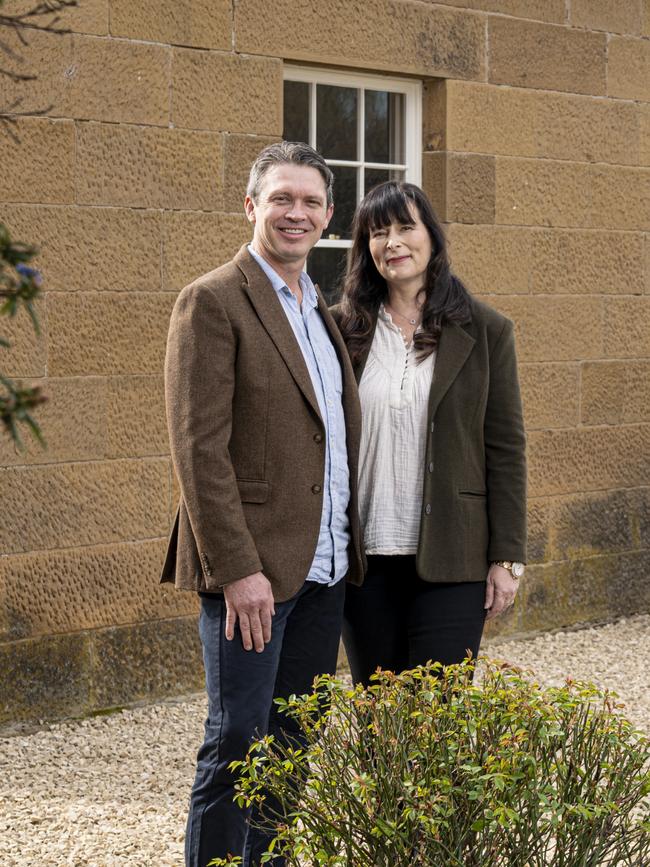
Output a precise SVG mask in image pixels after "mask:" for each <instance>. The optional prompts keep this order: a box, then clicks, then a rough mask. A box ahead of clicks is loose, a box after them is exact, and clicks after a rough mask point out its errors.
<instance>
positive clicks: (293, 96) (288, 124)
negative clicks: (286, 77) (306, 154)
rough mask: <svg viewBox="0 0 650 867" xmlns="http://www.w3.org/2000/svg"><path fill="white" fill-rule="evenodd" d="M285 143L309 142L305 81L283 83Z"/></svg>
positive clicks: (307, 95) (307, 86) (306, 87)
mask: <svg viewBox="0 0 650 867" xmlns="http://www.w3.org/2000/svg"><path fill="white" fill-rule="evenodd" d="M282 138H283V139H285V141H304V142H309V85H308V84H307V82H306V81H285V82H284V131H283V133H282Z"/></svg>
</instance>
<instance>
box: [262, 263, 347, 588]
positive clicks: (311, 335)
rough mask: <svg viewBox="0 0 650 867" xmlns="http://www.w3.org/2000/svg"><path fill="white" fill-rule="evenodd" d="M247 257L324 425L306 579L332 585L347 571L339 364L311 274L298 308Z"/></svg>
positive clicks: (275, 279)
mask: <svg viewBox="0 0 650 867" xmlns="http://www.w3.org/2000/svg"><path fill="white" fill-rule="evenodd" d="M248 251H249V252H250V254H251V256H252V257H253V258H254V259H255V261H256V262H257V263H258V265H259V266H260V268H261V269H262V270H263V271H264V273H265V274H266V276H267V277H268V278H269V281H270V282H271V285H272V286H273V288H274V289H275V291H276V292H277V293H278V298H279V299H280V303H281V304H282V309H283V310H284V312H285V313H286V316H287V319H288V320H289V324H290V325H291V328H292V329H293V333H294V334H295V336H296V340H297V341H298V345H299V346H300V350H301V352H302V354H303V358H304V359H305V364H306V365H307V370H308V371H309V376H310V377H311V382H312V385H313V387H314V392H315V394H316V400H317V401H318V408H319V410H320V414H321V418H322V420H323V423H324V425H325V477H324V481H323V512H322V515H321V522H320V531H319V534H318V545H317V547H316V555H315V557H314V560H313V562H312V564H311V567H310V569H309V574H308V575H307V580H308V581H316V582H318V583H319V584H336V583H337V582H338V581H340V580H341V578H343V577H344V576H345V574H346V572H347V571H348V565H349V563H348V543H349V542H350V524H349V521H348V515H347V509H348V505H349V502H350V472H349V469H348V450H347V446H346V442H345V417H344V415H343V404H342V395H343V376H342V373H341V365H340V363H339V360H338V357H337V355H336V350H335V349H334V347H333V346H332V341H331V340H330V336H329V334H328V333H327V329H326V327H325V323H324V322H323V320H322V318H321V315H320V313H319V312H318V298H317V295H316V289H315V288H314V284H313V283H312V281H311V279H310V277H309V275H308V274H307V273H306V272H305V271H303V272H302V274H301V275H300V288H301V289H302V309H301V307H300V306H299V305H298V299H297V298H296V296H295V295H294V294H293V292H292V291H291V290H290V289H289V287H288V286H287V284H286V283H285V281H284V280H283V279H282V277H280V275H279V274H278V273H277V272H276V271H274V270H273V268H272V267H271V266H270V265H269V263H268V262H267V261H266V260H265V259H263V258H262V257H261V256H260V255H259V254H258V253H256V252H255V250H254V249H253V247H252V246H249V247H248Z"/></svg>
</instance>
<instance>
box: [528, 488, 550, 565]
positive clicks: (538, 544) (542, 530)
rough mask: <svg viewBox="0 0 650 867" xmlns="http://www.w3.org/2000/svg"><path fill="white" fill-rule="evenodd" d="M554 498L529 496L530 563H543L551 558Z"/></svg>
mask: <svg viewBox="0 0 650 867" xmlns="http://www.w3.org/2000/svg"><path fill="white" fill-rule="evenodd" d="M553 501H554V498H551V497H546V498H544V497H535V498H533V497H529V498H528V524H527V529H528V540H527V542H528V544H527V553H528V563H529V564H534V563H543V562H544V561H545V560H550V559H552V558H551V555H550V545H551V533H552V529H553V523H552V507H553Z"/></svg>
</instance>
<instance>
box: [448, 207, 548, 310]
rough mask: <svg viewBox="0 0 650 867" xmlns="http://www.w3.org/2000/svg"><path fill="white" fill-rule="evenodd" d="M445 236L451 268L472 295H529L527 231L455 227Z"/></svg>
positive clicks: (530, 265) (529, 242)
mask: <svg viewBox="0 0 650 867" xmlns="http://www.w3.org/2000/svg"><path fill="white" fill-rule="evenodd" d="M447 236H448V239H449V253H450V256H451V263H452V267H453V269H454V271H455V272H456V273H457V274H458V275H459V276H460V277H461V278H462V279H463V281H464V282H466V283H467V285H468V287H469V288H470V289H471V290H472V291H474V292H480V293H485V294H490V295H491V294H502V293H503V294H507V295H514V294H519V293H527V292H528V291H529V288H530V286H529V284H530V272H531V268H532V237H533V233H532V231H531V230H530V229H511V228H509V227H505V226H472V225H462V224H460V223H455V224H452V225H450V226H449V227H448V228H447Z"/></svg>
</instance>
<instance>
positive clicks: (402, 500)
mask: <svg viewBox="0 0 650 867" xmlns="http://www.w3.org/2000/svg"><path fill="white" fill-rule="evenodd" d="M435 355H436V354H435V352H433V353H432V354H431V355H429V356H428V358H426V359H425V360H424V361H423V362H421V363H420V364H417V363H416V360H415V349H414V347H413V343H412V342H411V343H410V344H409V345H408V346H407V345H406V344H405V342H404V338H403V336H402V333H401V331H400V329H399V328H398V327H397V326H396V325H395V324H394V323H393V320H392V318H391V316H390V314H389V313H387V312H386V311H385V310H384V307H383V305H382V306H381V307H380V309H379V316H378V318H377V328H376V330H375V336H374V338H373V341H372V346H371V348H370V353H369V355H368V360H367V362H366V366H365V368H364V371H363V376H362V377H361V382H360V383H359V397H360V399H361V415H362V425H361V453H360V459H359V509H360V516H361V527H362V529H363V539H364V546H365V551H366V554H415V553H416V551H417V547H418V535H419V531H420V514H421V510H422V487H423V481H424V478H423V477H424V460H425V449H426V437H427V406H428V401H429V391H430V389H431V379H432V377H433V369H434V365H435Z"/></svg>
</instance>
